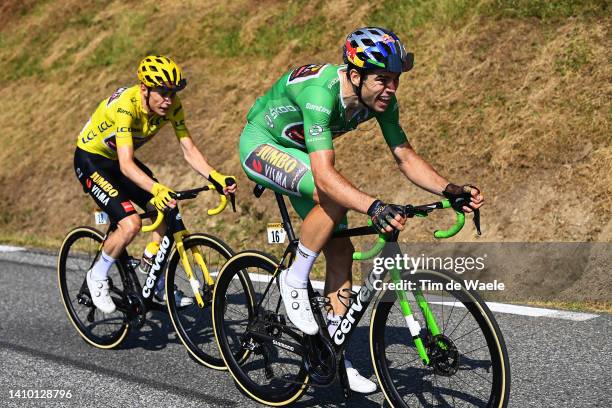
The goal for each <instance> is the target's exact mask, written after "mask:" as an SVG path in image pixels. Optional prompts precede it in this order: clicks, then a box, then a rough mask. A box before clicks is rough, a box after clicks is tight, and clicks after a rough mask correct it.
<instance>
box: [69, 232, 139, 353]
mask: <svg viewBox="0 0 612 408" xmlns="http://www.w3.org/2000/svg"><path fill="white" fill-rule="evenodd" d="M103 239H104V235H103V234H102V233H101V232H100V231H98V230H96V229H94V228H90V227H78V228H75V229H73V230H72V231H70V232H69V233H68V235H66V238H65V239H64V242H63V243H62V246H61V248H60V253H59V257H58V260H57V280H58V284H59V290H60V295H61V296H60V297H61V299H62V303H63V304H64V307H65V309H66V313H67V314H68V319H69V320H70V322H71V323H72V324H73V326H74V328H75V329H76V330H77V333H79V335H80V336H81V337H82V338H83V339H84V340H85V341H86V342H87V343H89V344H91V345H92V346H94V347H97V348H101V349H111V348H115V347H117V346H119V345H120V344H121V342H122V341H123V340H124V339H125V338H126V336H127V334H128V332H129V328H130V327H129V324H128V323H127V322H126V320H125V315H124V313H123V312H121V311H119V310H116V311H115V312H113V313H110V314H106V313H103V312H101V311H100V310H99V309H97V308H96V307H95V306H94V304H93V302H92V300H91V295H90V294H89V289H88V288H87V282H86V275H87V271H88V270H89V269H90V268H91V267H92V266H93V265H94V263H95V262H96V260H97V259H98V256H99V253H100V250H101V249H102V241H103ZM119 267H120V265H119V263H118V262H115V264H114V265H113V266H112V268H111V269H110V270H109V283H110V287H111V296H112V298H113V300H114V301H115V304H118V303H120V302H121V294H122V293H123V281H122V279H121V274H120V272H119V269H118V268H119Z"/></svg>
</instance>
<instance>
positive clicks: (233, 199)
mask: <svg viewBox="0 0 612 408" xmlns="http://www.w3.org/2000/svg"><path fill="white" fill-rule="evenodd" d="M234 184H236V182H235V181H234V179H232V178H229V177H228V178H227V179H225V185H226V186H228V187H229V186H233V185H234ZM230 203H231V204H232V211H234V212H236V194H234V193H230Z"/></svg>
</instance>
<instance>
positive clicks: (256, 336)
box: [247, 330, 306, 357]
mask: <svg viewBox="0 0 612 408" xmlns="http://www.w3.org/2000/svg"><path fill="white" fill-rule="evenodd" d="M247 334H248V335H249V336H251V337H252V338H253V340H255V341H257V342H258V343H266V344H268V345H270V346H275V347H280V348H282V349H283V350H286V351H289V352H292V353H294V354H297V355H298V356H300V357H301V356H303V355H304V353H306V350H305V349H304V347H302V345H300V344H297V343H294V342H292V341H285V340H282V339H279V338H277V337H274V336H270V335H267V334H264V333H261V332H258V331H254V330H248V331H247Z"/></svg>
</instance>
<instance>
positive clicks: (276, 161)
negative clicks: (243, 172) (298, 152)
mask: <svg viewBox="0 0 612 408" xmlns="http://www.w3.org/2000/svg"><path fill="white" fill-rule="evenodd" d="M257 157H259V158H260V159H262V160H264V161H265V162H267V163H268V164H270V165H272V166H274V167H276V168H278V169H281V170H283V171H286V172H287V173H291V172H292V171H293V170H295V168H296V167H297V166H298V161H297V160H296V159H294V158H293V157H291V156H289V155H288V154H287V153H285V152H281V151H280V150H277V149H275V148H274V147H272V146H264V148H263V149H261V150H260V151H259V152H258V153H257Z"/></svg>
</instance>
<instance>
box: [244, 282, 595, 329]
mask: <svg viewBox="0 0 612 408" xmlns="http://www.w3.org/2000/svg"><path fill="white" fill-rule="evenodd" d="M249 276H250V277H251V280H252V281H254V282H269V281H270V276H269V275H262V274H255V273H250V274H249ZM311 283H312V287H313V288H314V289H317V290H323V287H324V286H325V283H324V282H321V281H311ZM359 289H361V286H357V285H354V286H353V290H354V291H355V292H357V291H359ZM431 303H433V304H438V305H441V304H444V306H452V305H453V302H431ZM455 306H456V307H457V306H458V307H464V306H463V305H462V304H460V303H459V304H455ZM487 306H489V309H491V311H492V312H497V313H507V314H514V315H520V316H529V317H549V318H553V319H563V320H572V321H576V322H583V321H586V320H591V319H594V318H596V317H599V315H597V314H593V313H581V312H569V311H565V310H555V309H544V308H540V307H531V306H519V305H510V304H506V303H497V302H487Z"/></svg>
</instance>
